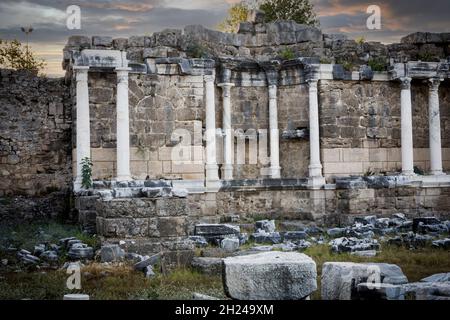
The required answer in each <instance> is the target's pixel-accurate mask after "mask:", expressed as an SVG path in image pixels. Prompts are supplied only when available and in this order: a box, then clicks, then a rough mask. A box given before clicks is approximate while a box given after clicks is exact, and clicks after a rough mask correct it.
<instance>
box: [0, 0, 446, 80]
mask: <svg viewBox="0 0 450 320" xmlns="http://www.w3.org/2000/svg"><path fill="white" fill-rule="evenodd" d="M234 2H237V0H170V1H169V0H127V1H114V0H112V1H110V0H100V1H93V0H80V1H76V0H27V1H21V0H0V39H15V38H17V39H19V40H22V41H24V40H25V36H24V34H22V33H21V31H20V27H21V26H27V25H32V26H33V27H34V29H35V31H33V33H32V35H31V36H30V43H31V45H32V48H33V50H34V51H36V52H37V53H38V54H39V56H40V57H42V58H44V59H45V60H46V61H47V69H46V70H45V72H46V73H47V75H49V76H56V75H61V74H62V73H63V70H62V69H61V59H62V48H63V46H64V44H65V42H66V40H67V38H68V37H69V36H70V35H74V34H83V35H110V36H113V37H124V36H130V35H149V34H152V33H153V32H155V31H160V30H162V29H165V28H182V27H183V26H185V25H189V24H202V25H205V26H207V27H209V28H215V27H216V25H217V24H218V23H219V22H220V21H222V20H223V19H224V17H225V16H226V13H227V9H228V8H229V6H230V4H232V3H234ZM311 2H312V3H313V4H314V5H315V10H316V12H317V15H318V17H319V19H320V23H321V28H322V30H323V31H324V32H325V33H346V34H347V35H348V36H349V37H351V38H355V37H360V36H364V37H365V38H366V39H367V40H373V41H381V42H384V43H391V42H396V41H399V40H400V38H401V37H402V36H404V35H406V34H409V33H412V32H415V31H431V32H445V31H446V32H450V22H449V16H450V14H449V12H450V0H392V1H388V0H380V1H364V0H311ZM373 4H375V5H379V6H380V7H381V8H382V30H375V31H369V30H367V28H366V20H367V17H368V14H367V13H366V9H367V7H368V6H369V5H373ZM69 5H78V6H80V7H81V14H82V25H81V27H82V29H81V30H73V31H71V30H68V29H67V28H66V8H67V7H68V6H69Z"/></svg>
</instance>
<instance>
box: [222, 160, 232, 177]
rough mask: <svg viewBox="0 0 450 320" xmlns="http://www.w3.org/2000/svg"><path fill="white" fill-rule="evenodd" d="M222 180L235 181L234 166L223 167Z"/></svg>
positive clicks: (225, 165)
mask: <svg viewBox="0 0 450 320" xmlns="http://www.w3.org/2000/svg"><path fill="white" fill-rule="evenodd" d="M222 179H223V180H233V165H232V164H224V165H223V166H222Z"/></svg>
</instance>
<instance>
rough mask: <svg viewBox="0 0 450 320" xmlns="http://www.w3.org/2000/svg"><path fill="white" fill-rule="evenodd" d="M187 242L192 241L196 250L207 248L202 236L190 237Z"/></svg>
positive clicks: (206, 242)
mask: <svg viewBox="0 0 450 320" xmlns="http://www.w3.org/2000/svg"><path fill="white" fill-rule="evenodd" d="M189 240H191V241H193V242H194V244H195V246H196V247H197V248H204V247H207V246H208V241H206V238H205V237H203V236H190V237H189Z"/></svg>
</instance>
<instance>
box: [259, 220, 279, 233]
mask: <svg viewBox="0 0 450 320" xmlns="http://www.w3.org/2000/svg"><path fill="white" fill-rule="evenodd" d="M255 227H256V230H258V229H260V230H264V231H265V232H267V233H271V232H275V229H276V228H275V220H260V221H256V223H255Z"/></svg>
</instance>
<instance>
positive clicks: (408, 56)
mask: <svg viewBox="0 0 450 320" xmlns="http://www.w3.org/2000/svg"><path fill="white" fill-rule="evenodd" d="M449 44H450V33H425V32H418V33H414V34H411V35H409V36H406V37H404V38H403V39H402V40H401V43H393V44H388V45H385V44H382V43H379V42H362V43H361V42H357V41H355V40H351V39H348V38H347V37H346V36H345V35H343V34H322V32H321V31H320V30H319V29H316V28H313V27H309V26H305V25H300V24H297V23H295V22H292V21H279V22H273V23H267V24H266V23H262V21H249V22H245V23H242V24H241V27H240V29H239V32H238V33H236V34H234V33H222V32H219V31H215V30H209V29H207V28H205V27H203V26H200V25H192V26H187V27H185V28H184V29H183V30H177V29H166V30H163V31H161V32H155V33H154V34H152V35H149V36H132V37H130V38H128V39H127V38H117V39H113V38H112V37H101V36H94V37H85V36H73V37H71V38H70V39H69V41H68V43H67V46H66V47H65V53H64V65H65V66H68V65H69V63H70V60H71V51H72V50H75V51H78V50H81V49H115V50H126V51H127V53H128V59H129V60H131V61H132V62H133V63H146V64H147V67H149V68H150V67H151V65H152V64H153V63H154V61H155V59H157V58H167V57H171V58H172V57H181V58H185V57H189V58H201V57H208V58H212V57H223V56H227V57H241V58H251V59H258V60H261V61H267V60H270V59H273V58H280V57H283V56H284V55H285V54H286V52H287V51H289V52H290V53H292V54H293V55H294V56H295V57H312V56H314V57H318V58H319V59H320V60H321V61H322V63H337V64H342V65H345V66H346V68H347V69H349V70H358V69H359V66H360V65H365V64H369V65H372V66H376V67H375V68H376V69H378V70H377V71H382V70H383V69H384V70H385V69H386V68H387V66H388V63H389V60H390V59H393V61H394V62H404V61H418V60H421V61H439V60H440V59H446V58H447V57H448V56H449V55H450V47H449Z"/></svg>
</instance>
